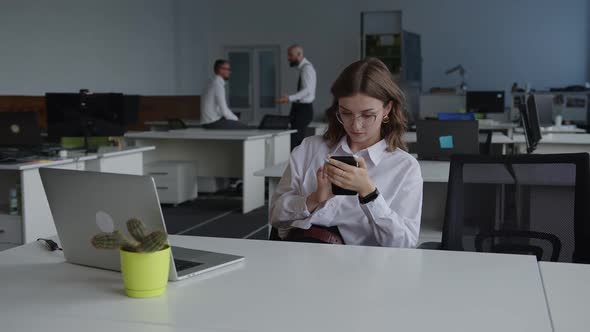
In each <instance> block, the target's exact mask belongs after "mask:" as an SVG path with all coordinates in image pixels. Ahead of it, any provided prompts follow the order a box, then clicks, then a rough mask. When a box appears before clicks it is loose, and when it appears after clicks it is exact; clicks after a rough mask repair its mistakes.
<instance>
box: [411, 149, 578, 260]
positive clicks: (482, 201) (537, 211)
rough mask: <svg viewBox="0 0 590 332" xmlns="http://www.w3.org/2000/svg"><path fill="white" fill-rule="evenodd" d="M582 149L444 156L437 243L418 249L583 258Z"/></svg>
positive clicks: (572, 258) (541, 257)
mask: <svg viewBox="0 0 590 332" xmlns="http://www.w3.org/2000/svg"><path fill="white" fill-rule="evenodd" d="M589 167H590V166H589V155H588V154H587V153H574V154H545V155H541V154H539V155H502V156H481V155H479V156H478V155H457V156H453V157H452V158H451V167H450V174H449V183H448V187H447V202H446V210H445V221H444V225H443V235H442V242H441V243H435V242H430V243H425V244H423V245H421V246H420V247H419V248H423V249H443V250H457V251H479V252H495V253H511V254H530V255H535V256H536V257H537V260H543V261H560V262H576V263H590V213H589V206H590V204H589V202H590V201H589V198H590V195H589V181H590V180H589V178H590V175H589V173H590V169H589Z"/></svg>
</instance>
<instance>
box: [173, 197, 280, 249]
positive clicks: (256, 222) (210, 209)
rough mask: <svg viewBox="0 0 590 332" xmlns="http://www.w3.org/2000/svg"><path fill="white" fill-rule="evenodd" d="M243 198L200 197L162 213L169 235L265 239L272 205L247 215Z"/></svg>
mask: <svg viewBox="0 0 590 332" xmlns="http://www.w3.org/2000/svg"><path fill="white" fill-rule="evenodd" d="M241 206H242V200H241V197H239V196H235V195H227V194H226V195H224V194H219V195H200V197H199V198H197V199H196V200H194V201H191V202H185V203H183V204H180V205H178V206H176V207H174V206H171V205H164V206H163V208H162V210H163V213H164V219H165V220H166V228H167V230H168V233H169V234H182V235H195V236H210V237H228V238H241V239H256V240H265V239H267V237H268V229H267V227H266V225H267V221H268V206H266V205H265V206H263V207H260V208H258V209H256V210H254V211H251V212H249V213H247V214H242V212H241Z"/></svg>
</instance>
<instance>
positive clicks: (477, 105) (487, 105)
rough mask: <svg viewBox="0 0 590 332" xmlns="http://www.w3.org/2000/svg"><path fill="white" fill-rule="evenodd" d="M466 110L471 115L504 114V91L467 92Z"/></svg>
mask: <svg viewBox="0 0 590 332" xmlns="http://www.w3.org/2000/svg"><path fill="white" fill-rule="evenodd" d="M465 109H466V110H467V112H471V113H504V91H467V94H466V95H465Z"/></svg>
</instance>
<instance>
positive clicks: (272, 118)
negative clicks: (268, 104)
mask: <svg viewBox="0 0 590 332" xmlns="http://www.w3.org/2000/svg"><path fill="white" fill-rule="evenodd" d="M290 122H291V118H290V117H289V116H287V115H271V114H267V115H265V116H264V117H263V118H262V121H260V125H259V126H258V129H277V130H282V129H289V123H290Z"/></svg>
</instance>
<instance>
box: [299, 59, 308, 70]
mask: <svg viewBox="0 0 590 332" xmlns="http://www.w3.org/2000/svg"><path fill="white" fill-rule="evenodd" d="M308 62H309V61H307V59H306V58H303V60H301V62H300V63H299V65H297V68H298V69H301V68H303V66H304V65H305V64H306V63H308Z"/></svg>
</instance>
